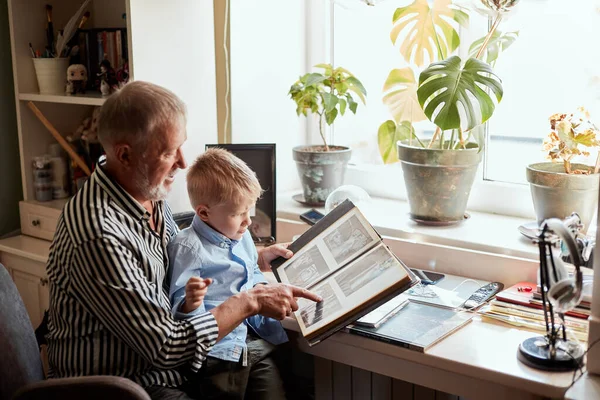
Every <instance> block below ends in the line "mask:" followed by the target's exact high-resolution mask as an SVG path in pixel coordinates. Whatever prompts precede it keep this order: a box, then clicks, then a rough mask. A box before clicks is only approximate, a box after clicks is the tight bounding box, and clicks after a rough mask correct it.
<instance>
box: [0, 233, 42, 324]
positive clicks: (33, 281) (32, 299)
mask: <svg viewBox="0 0 600 400" xmlns="http://www.w3.org/2000/svg"><path fill="white" fill-rule="evenodd" d="M14 239H16V238H10V239H4V240H2V241H0V263H2V264H3V265H4V266H5V267H6V268H7V269H8V272H9V274H10V275H11V276H12V278H13V281H14V282H15V286H16V287H17V290H18V291H19V294H20V295H21V298H22V299H23V303H24V304H25V309H26V310H27V313H28V314H29V318H30V320H31V325H32V326H33V327H34V328H36V327H37V326H38V325H39V324H40V322H42V318H43V317H44V311H45V310H47V309H48V299H49V291H48V278H47V276H46V262H45V260H44V258H43V257H39V258H38V259H32V258H28V257H26V256H24V255H25V253H23V254H24V255H23V256H22V255H19V254H15V253H18V252H11V253H9V252H6V251H4V249H3V248H2V247H3V244H7V245H10V244H12V243H10V242H8V241H10V240H13V241H14ZM27 241H30V243H32V244H34V245H37V246H38V248H39V249H41V251H42V253H44V252H46V253H47V251H48V247H49V245H50V243H49V242H46V241H43V240H39V239H34V238H28V239H27V238H26V242H27ZM25 244H26V245H27V244H28V243H25Z"/></svg>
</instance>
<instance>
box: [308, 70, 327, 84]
mask: <svg viewBox="0 0 600 400" xmlns="http://www.w3.org/2000/svg"><path fill="white" fill-rule="evenodd" d="M305 76H306V81H305V84H304V85H305V86H313V85H316V84H318V83H321V82H323V81H324V80H326V79H327V77H326V76H324V75H322V74H319V73H316V72H313V73H311V74H306V75H305Z"/></svg>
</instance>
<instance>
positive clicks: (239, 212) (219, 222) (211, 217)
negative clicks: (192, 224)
mask: <svg viewBox="0 0 600 400" xmlns="http://www.w3.org/2000/svg"><path fill="white" fill-rule="evenodd" d="M255 204H256V200H247V201H244V202H242V203H241V204H234V203H233V202H227V203H224V204H220V205H217V206H212V207H208V206H204V205H199V206H198V207H197V208H196V214H198V216H199V217H200V219H201V220H202V221H204V222H206V223H207V224H208V225H210V226H211V227H212V228H213V229H215V230H216V231H218V232H219V233H221V234H222V235H225V236H227V237H228V238H229V239H233V240H240V239H241V238H242V236H243V235H244V233H245V232H246V230H248V227H249V226H250V225H251V224H252V220H251V219H250V210H251V209H252V208H253V207H254V206H255Z"/></svg>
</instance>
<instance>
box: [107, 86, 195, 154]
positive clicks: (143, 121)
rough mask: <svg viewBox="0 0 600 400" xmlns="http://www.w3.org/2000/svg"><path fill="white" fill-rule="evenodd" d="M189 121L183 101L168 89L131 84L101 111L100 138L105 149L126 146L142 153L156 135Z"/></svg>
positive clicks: (118, 92) (108, 101)
mask: <svg viewBox="0 0 600 400" xmlns="http://www.w3.org/2000/svg"><path fill="white" fill-rule="evenodd" d="M186 120H187V116H186V108H185V104H184V103H183V101H182V100H181V99H180V98H179V97H177V95H176V94H175V93H173V92H171V91H170V90H168V89H165V88H163V87H161V86H158V85H155V84H153V83H149V82H143V81H135V82H131V83H129V84H127V85H125V87H123V89H121V90H119V91H117V92H116V93H114V94H113V95H111V96H110V97H109V98H108V99H106V101H105V102H104V104H103V105H102V108H100V115H99V117H98V139H99V141H100V143H101V144H102V146H103V147H104V149H105V150H107V151H109V150H110V149H111V148H112V146H114V145H116V144H119V143H127V144H129V145H130V146H131V147H133V148H134V149H135V151H139V152H140V153H142V154H143V153H145V151H146V149H147V146H148V144H149V143H150V142H152V141H153V139H155V138H156V135H164V134H165V132H166V131H167V130H168V129H170V128H172V127H175V126H177V124H180V123H181V124H183V126H185V124H186Z"/></svg>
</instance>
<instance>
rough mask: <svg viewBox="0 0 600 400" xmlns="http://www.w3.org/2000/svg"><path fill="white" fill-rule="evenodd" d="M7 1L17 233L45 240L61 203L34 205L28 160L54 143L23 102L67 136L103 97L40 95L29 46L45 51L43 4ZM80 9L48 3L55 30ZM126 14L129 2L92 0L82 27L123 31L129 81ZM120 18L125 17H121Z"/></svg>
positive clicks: (61, 1) (66, 1)
mask: <svg viewBox="0 0 600 400" xmlns="http://www.w3.org/2000/svg"><path fill="white" fill-rule="evenodd" d="M7 1H8V11H9V23H10V36H11V53H12V61H13V75H14V84H15V97H16V104H17V110H16V112H17V124H18V134H19V152H20V158H21V174H22V176H21V179H22V184H23V199H24V200H23V201H22V202H21V204H20V214H21V215H20V216H21V230H22V232H23V233H25V234H27V235H31V236H35V237H39V238H42V239H46V240H50V239H51V238H52V234H53V233H54V228H55V225H56V219H57V218H58V215H59V214H60V210H61V209H62V207H63V206H64V204H65V201H64V200H55V201H51V202H44V203H40V202H37V201H35V196H34V191H33V190H34V188H33V176H32V169H31V160H32V159H33V157H35V156H39V155H43V154H47V153H48V146H49V145H50V144H51V143H54V142H55V140H54V138H53V137H52V136H51V134H50V132H48V130H47V129H46V128H45V127H44V126H43V125H42V123H41V122H40V121H39V120H38V119H37V118H36V117H35V115H34V114H33V112H32V111H31V110H30V109H29V108H28V107H27V103H28V102H29V101H32V102H34V103H35V104H36V106H37V107H38V108H39V109H40V110H41V111H42V113H43V114H44V115H45V116H46V118H48V120H49V121H50V122H51V123H52V124H53V125H54V127H55V128H56V129H57V130H58V132H60V133H61V135H63V136H68V135H69V134H71V133H72V132H74V131H75V129H77V127H78V126H79V124H80V123H81V121H82V120H83V119H84V118H85V117H87V116H90V115H91V113H92V110H93V107H96V106H101V105H102V104H103V103H104V101H105V98H103V97H102V95H101V94H100V93H99V92H89V91H88V92H87V93H86V94H85V95H73V96H68V95H66V94H57V95H47V94H40V93H39V89H38V84H37V78H36V75H35V70H34V67H33V61H32V58H31V54H30V50H29V43H31V44H32V45H33V47H34V49H43V48H44V45H45V43H46V33H45V25H46V11H45V6H46V4H47V1H46V0H30V1H27V2H23V1H21V0H7ZM81 4H82V0H58V1H55V2H53V3H52V5H53V9H52V17H53V24H54V29H55V31H57V30H58V29H61V28H63V27H64V26H65V24H66V22H67V21H68V20H69V18H70V17H71V16H72V15H73V14H74V13H75V11H76V10H77V9H78V8H79V6H80V5H81ZM129 10H130V5H129V0H108V1H107V0H103V1H100V0H93V1H92V2H91V3H90V5H89V6H88V11H90V12H91V16H90V19H89V20H88V22H87V23H86V26H85V28H86V29H87V28H127V40H128V46H127V48H128V52H129V54H128V60H129V61H130V62H129V65H130V77H131V78H132V79H133V63H132V62H131V61H132V49H131V26H130V25H131V24H130V22H129V21H130V18H127V17H128V14H129ZM124 15H125V16H127V17H126V18H123V16H124Z"/></svg>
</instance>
